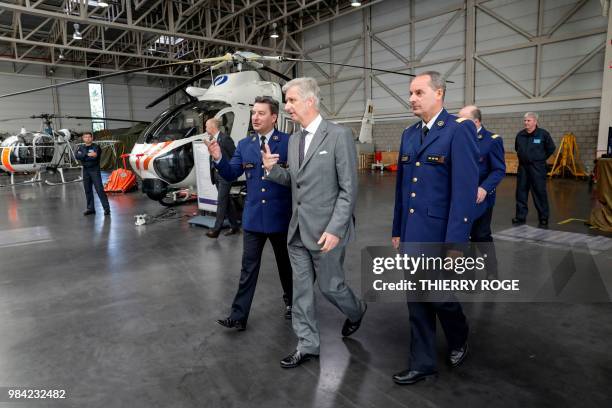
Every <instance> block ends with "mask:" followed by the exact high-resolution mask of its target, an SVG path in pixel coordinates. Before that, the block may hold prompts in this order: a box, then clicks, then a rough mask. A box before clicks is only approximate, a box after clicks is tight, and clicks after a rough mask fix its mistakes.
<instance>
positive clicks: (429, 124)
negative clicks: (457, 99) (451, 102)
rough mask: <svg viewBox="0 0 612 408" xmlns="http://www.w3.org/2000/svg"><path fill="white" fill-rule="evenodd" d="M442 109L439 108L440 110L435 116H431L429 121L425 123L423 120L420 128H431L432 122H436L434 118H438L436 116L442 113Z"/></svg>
mask: <svg viewBox="0 0 612 408" xmlns="http://www.w3.org/2000/svg"><path fill="white" fill-rule="evenodd" d="M443 110H444V108H442V109H440V111H439V112H438V113H436V116H434V117H433V118H431V120H430V121H429V122H427V123H425V122H424V121H423V122H422V125H421V129H423V126H427V129H429V130H431V128H432V127H433V125H434V123H436V119H438V116H440V114H441V113H442V111H443ZM429 130H428V132H429Z"/></svg>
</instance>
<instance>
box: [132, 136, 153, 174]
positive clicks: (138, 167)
mask: <svg viewBox="0 0 612 408" xmlns="http://www.w3.org/2000/svg"><path fill="white" fill-rule="evenodd" d="M155 146H157V143H153V144H152V145H151V146H149V147H148V148H147V149H146V150H145V151H144V152H142V153H138V154H137V155H136V168H137V169H138V170H140V158H141V157H142V156H146V155H147V153H149V150H151V149H154V148H155Z"/></svg>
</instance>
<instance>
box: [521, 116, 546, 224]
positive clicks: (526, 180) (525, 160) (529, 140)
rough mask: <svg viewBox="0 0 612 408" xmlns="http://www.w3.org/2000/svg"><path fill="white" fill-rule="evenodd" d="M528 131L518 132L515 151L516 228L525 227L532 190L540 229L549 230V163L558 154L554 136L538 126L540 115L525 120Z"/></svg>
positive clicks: (524, 118) (525, 117) (526, 117)
mask: <svg viewBox="0 0 612 408" xmlns="http://www.w3.org/2000/svg"><path fill="white" fill-rule="evenodd" d="M523 123H524V125H525V129H523V130H521V131H520V132H518V134H517V135H516V140H515V142H514V149H515V150H516V154H517V156H518V161H519V165H518V173H517V175H516V216H515V217H514V218H513V219H512V224H513V225H520V224H524V223H525V221H526V220H527V211H528V209H529V207H528V204H527V201H528V199H529V190H531V193H532V196H533V203H534V204H535V207H536V210H537V211H538V221H539V222H538V227H539V228H548V217H549V210H548V197H547V195H546V160H547V159H548V158H549V157H550V155H551V154H553V153H554V152H555V148H556V147H555V142H553V140H552V137H550V133H548V132H547V131H546V130H545V129H542V128H541V127H539V126H538V114H537V113H535V112H527V113H525V115H524V117H523Z"/></svg>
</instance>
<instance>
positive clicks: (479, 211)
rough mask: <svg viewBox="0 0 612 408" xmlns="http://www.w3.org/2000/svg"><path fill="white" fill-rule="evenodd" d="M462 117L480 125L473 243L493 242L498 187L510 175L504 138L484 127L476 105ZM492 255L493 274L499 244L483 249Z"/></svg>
mask: <svg viewBox="0 0 612 408" xmlns="http://www.w3.org/2000/svg"><path fill="white" fill-rule="evenodd" d="M458 116H459V117H461V118H465V119H470V120H471V121H472V122H474V125H476V138H477V139H476V140H477V144H478V150H479V151H480V155H479V156H478V193H477V195H476V215H475V216H474V218H475V220H474V223H473V224H472V229H471V231H470V241H472V242H493V237H492V236H491V219H492V218H493V206H494V205H495V189H496V188H497V186H498V184H499V183H500V182H501V181H502V179H503V178H504V176H505V175H506V163H505V159H504V141H503V140H502V138H501V137H500V136H499V135H498V134H495V133H493V132H490V131H489V130H487V129H485V128H484V126H482V112H481V111H480V109H478V106H476V105H468V106H465V107H463V108H462V109H461V110H460V111H459V115H458ZM481 249H482V250H483V251H482V252H484V253H487V254H488V257H487V262H486V269H487V274H488V275H489V276H496V275H497V260H496V254H495V247H493V246H491V247H489V248H481Z"/></svg>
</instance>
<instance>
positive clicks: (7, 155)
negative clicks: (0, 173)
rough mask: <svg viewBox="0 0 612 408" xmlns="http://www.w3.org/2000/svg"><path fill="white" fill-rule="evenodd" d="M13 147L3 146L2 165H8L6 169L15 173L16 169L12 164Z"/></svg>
mask: <svg viewBox="0 0 612 408" xmlns="http://www.w3.org/2000/svg"><path fill="white" fill-rule="evenodd" d="M11 149H12V148H11V147H3V148H2V165H3V166H4V167H6V169H7V170H8V171H9V172H11V173H14V172H15V169H14V168H13V166H11Z"/></svg>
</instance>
